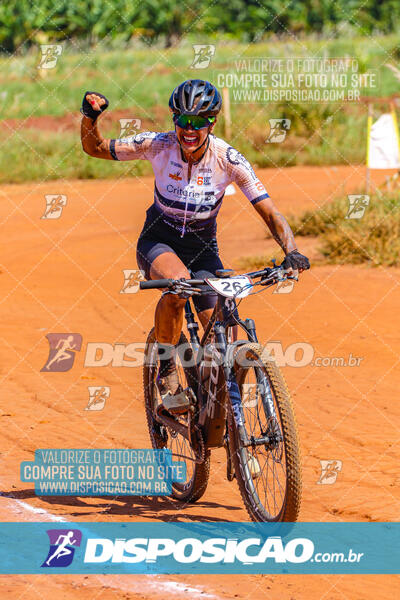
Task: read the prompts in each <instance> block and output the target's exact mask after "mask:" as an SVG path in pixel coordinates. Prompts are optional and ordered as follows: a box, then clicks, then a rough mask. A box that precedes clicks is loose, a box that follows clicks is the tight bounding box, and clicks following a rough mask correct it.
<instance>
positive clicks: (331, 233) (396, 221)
mask: <svg viewBox="0 0 400 600" xmlns="http://www.w3.org/2000/svg"><path fill="white" fill-rule="evenodd" d="M348 207H349V202H348V199H347V197H346V198H339V199H337V200H335V201H333V202H331V203H329V204H328V205H327V206H325V207H323V209H320V210H318V211H316V212H312V211H307V212H305V213H303V214H302V215H301V216H300V217H292V218H289V219H288V221H289V224H290V226H291V227H292V229H293V231H294V233H295V235H296V236H311V237H315V236H318V238H319V243H320V245H319V251H320V253H321V256H322V258H323V259H324V262H327V263H331V264H362V263H365V264H368V265H369V266H379V265H385V266H389V267H390V266H400V205H399V201H398V197H397V196H386V195H383V196H382V195H377V194H375V195H373V196H372V197H371V198H370V204H369V206H368V207H367V208H366V210H365V213H364V216H363V217H362V218H361V219H346V215H347V212H348Z"/></svg>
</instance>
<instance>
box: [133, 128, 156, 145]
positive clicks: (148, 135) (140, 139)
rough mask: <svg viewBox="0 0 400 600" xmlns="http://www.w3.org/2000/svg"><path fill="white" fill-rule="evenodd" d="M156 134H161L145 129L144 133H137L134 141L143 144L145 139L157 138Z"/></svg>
mask: <svg viewBox="0 0 400 600" xmlns="http://www.w3.org/2000/svg"><path fill="white" fill-rule="evenodd" d="M156 135H159V134H157V133H156V132H155V131H143V132H142V133H138V134H137V135H135V137H134V138H133V141H134V142H135V144H143V142H144V141H145V140H148V139H151V138H155V137H156Z"/></svg>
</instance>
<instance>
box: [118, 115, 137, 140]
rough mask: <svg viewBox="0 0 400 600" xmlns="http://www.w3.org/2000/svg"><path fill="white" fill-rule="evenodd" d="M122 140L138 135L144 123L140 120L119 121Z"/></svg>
mask: <svg viewBox="0 0 400 600" xmlns="http://www.w3.org/2000/svg"><path fill="white" fill-rule="evenodd" d="M119 126H120V132H119V136H118V137H120V138H125V137H129V136H131V135H136V134H137V133H138V131H139V129H140V128H141V127H142V121H141V120H140V119H119Z"/></svg>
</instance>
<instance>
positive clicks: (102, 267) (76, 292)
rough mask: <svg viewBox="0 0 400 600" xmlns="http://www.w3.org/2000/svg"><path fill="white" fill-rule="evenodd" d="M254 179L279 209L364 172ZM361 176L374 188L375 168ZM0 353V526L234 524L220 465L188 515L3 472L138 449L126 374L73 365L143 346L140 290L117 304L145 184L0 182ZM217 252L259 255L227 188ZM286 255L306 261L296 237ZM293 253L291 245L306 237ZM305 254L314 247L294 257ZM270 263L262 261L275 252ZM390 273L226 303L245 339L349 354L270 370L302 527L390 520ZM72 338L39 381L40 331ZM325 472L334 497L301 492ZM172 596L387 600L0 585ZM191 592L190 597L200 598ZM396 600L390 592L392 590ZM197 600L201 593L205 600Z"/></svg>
mask: <svg viewBox="0 0 400 600" xmlns="http://www.w3.org/2000/svg"><path fill="white" fill-rule="evenodd" d="M259 174H260V178H261V179H262V180H263V181H264V182H265V183H266V185H267V189H268V190H269V191H270V193H271V195H272V197H273V198H274V199H275V201H276V203H277V205H278V206H279V208H280V210H281V211H282V212H283V214H289V213H297V212H299V211H301V210H304V209H305V208H312V207H315V206H320V205H322V204H324V203H325V202H328V201H329V200H330V199H333V197H335V196H337V195H338V194H341V193H343V192H346V193H350V192H353V193H354V192H357V191H359V190H360V189H361V186H362V183H363V179H364V170H363V169H362V168H361V167H360V168H359V169H357V168H353V167H326V168H316V167H304V168H303V167H301V168H300V167H295V168H291V169H285V170H275V169H271V170H264V171H261V172H260V173H259ZM376 177H377V178H378V179H379V180H380V181H382V180H383V177H384V173H379V174H377V175H376ZM0 193H1V195H2V201H1V203H0V222H1V228H2V236H1V242H0V243H1V256H2V259H1V263H2V266H1V267H0V269H1V274H0V286H1V288H0V289H1V304H2V313H3V326H2V332H1V345H0V358H1V361H0V365H1V367H0V369H1V371H0V377H1V391H2V399H1V412H0V417H1V421H0V425H1V427H0V451H1V467H2V468H1V476H0V481H1V488H0V489H1V492H2V496H1V497H0V519H1V520H2V521H20V520H26V521H35V520H43V521H49V520H54V519H64V520H67V521H68V520H72V521H92V520H93V521H98V520H100V521H135V520H137V521H148V520H154V521H158V520H162V521H169V520H181V521H191V520H194V521H197V520H199V521H200V520H201V521H218V520H224V521H225V520H227V521H241V520H243V521H247V520H248V517H247V514H246V512H245V510H244V509H243V506H242V502H241V499H240V496H239V493H238V490H237V486H236V483H235V482H232V483H229V482H227V480H226V478H225V454H224V451H223V450H220V451H216V452H214V453H213V456H212V476H211V481H210V485H209V488H208V489H207V492H206V494H205V495H204V496H203V498H202V499H201V500H200V501H199V502H198V503H196V504H193V505H189V506H182V505H179V504H177V503H176V502H174V501H172V500H170V499H165V498H159V499H158V498H154V499H151V498H150V499H149V498H140V497H138V498H131V499H127V500H118V501H116V500H113V499H112V498H111V499H108V500H106V499H104V498H98V499H96V498H70V499H65V498H62V499H60V498H56V497H54V498H37V497H36V496H35V494H34V491H33V489H32V486H31V485H30V484H25V483H22V482H21V481H20V480H19V464H20V462H21V461H22V460H32V459H33V453H34V450H35V449H36V448H46V447H47V448H57V447H58V448H82V447H97V448H124V447H134V448H142V447H146V446H148V445H149V440H148V436H147V431H146V426H145V416H144V411H143V395H142V386H141V370H140V368H138V367H132V368H127V367H125V368H124V367H116V366H114V367H113V366H112V365H109V366H105V367H97V368H96V367H85V366H84V362H85V355H86V351H87V344H88V343H91V342H98V343H99V342H103V343H107V344H112V345H115V344H128V343H131V342H144V341H145V337H146V333H147V331H148V330H149V329H150V327H151V326H152V322H153V314H154V308H155V305H156V302H157V299H158V293H157V292H151V291H148V292H141V293H138V294H120V293H119V292H120V290H121V288H122V284H123V275H122V270H123V269H135V268H136V261H135V253H134V249H135V245H136V239H137V236H138V233H139V232H140V229H141V227H142V223H143V220H144V213H145V209H146V207H148V206H149V205H150V203H151V198H152V180H151V178H141V179H140V180H134V179H133V180H124V181H105V182H98V181H95V182H82V181H61V180H60V181H55V182H51V183H47V184H39V185H38V184H35V183H33V184H30V185H21V186H19V185H13V186H4V187H3V188H2V190H1V191H0ZM44 194H65V195H66V196H67V205H66V206H65V208H64V209H63V213H62V215H61V217H60V218H59V219H41V218H40V217H41V216H42V215H43V213H44V209H45V200H44ZM219 242H220V248H221V255H222V258H223V260H224V262H225V265H226V266H227V267H228V266H230V265H234V264H235V261H237V259H238V258H239V257H243V256H248V255H252V254H262V253H266V252H268V251H269V250H270V249H271V248H272V245H271V244H272V243H273V242H271V241H266V240H265V228H264V226H263V225H262V223H261V221H260V219H259V217H258V216H257V214H256V213H255V211H253V210H252V208H251V206H250V205H249V204H248V203H247V200H246V199H245V198H244V197H243V196H242V195H241V194H239V193H237V194H236V195H234V196H228V197H226V198H225V200H224V205H223V208H222V210H221V214H220V217H219ZM298 242H299V247H300V249H302V248H303V247H304V248H306V244H303V240H301V239H299V240H298ZM308 244H309V242H308ZM310 250H313V252H315V248H314V247H313V248H311V246H310ZM277 255H278V254H277ZM399 281H400V270H398V269H383V268H379V269H368V268H361V267H357V268H356V267H339V266H333V267H330V266H329V267H326V266H324V267H315V268H313V269H311V271H309V272H307V273H306V274H304V275H303V277H302V278H301V282H300V283H299V284H298V285H297V286H296V288H295V290H294V291H293V292H292V293H291V294H287V295H282V294H272V293H271V292H266V293H264V294H259V295H257V296H253V297H250V298H248V299H246V300H245V301H243V303H242V305H241V315H242V317H245V316H251V317H253V318H255V320H256V323H257V328H258V333H259V338H260V341H261V342H266V341H268V340H277V341H280V342H281V343H282V346H283V348H284V349H286V348H287V347H288V346H289V345H290V344H293V343H296V342H299V343H309V344H311V345H312V346H313V348H314V352H315V354H314V361H315V358H316V357H344V359H346V360H347V359H348V358H349V356H350V355H352V356H353V357H357V358H360V359H362V360H361V361H360V364H359V366H354V367H340V366H325V367H323V366H320V367H317V366H313V365H312V364H309V365H307V366H304V367H299V368H295V367H290V366H286V367H284V368H283V372H284V375H285V377H286V380H287V382H288V385H289V389H290V390H291V392H292V396H293V400H294V404H295V410H296V414H297V420H298V424H299V432H300V440H301V448H302V455H303V481H304V493H303V502H302V511H301V515H300V520H302V521H348V522H351V521H390V520H394V521H396V520H398V516H399V501H400V493H399V483H400V478H399V474H398V465H399V454H400V453H399V440H400V408H399V405H398V402H396V398H397V397H398V378H397V377H396V373H397V372H398V362H399V357H400V336H399V333H398V332H399V330H400V313H399V310H398V307H399V305H400V287H399ZM51 332H63V333H66V332H69V333H80V334H81V335H82V339H83V343H82V349H81V351H80V352H77V353H76V358H75V363H74V365H73V367H72V369H71V370H70V371H68V372H65V373H43V372H41V371H40V370H41V368H42V367H43V365H44V364H45V361H46V358H47V355H48V343H47V340H46V337H45V336H46V334H47V333H51ZM90 385H94V386H96V385H101V386H109V387H110V389H111V393H110V398H109V399H108V400H107V402H106V405H105V408H104V410H102V411H98V412H93V411H85V407H86V405H87V402H88V389H87V388H88V386H90ZM327 459H329V460H331V459H332V460H340V461H342V471H341V472H340V473H339V475H338V478H337V482H336V483H335V484H334V485H317V481H318V479H319V476H320V460H327ZM171 592H172V593H173V594H174V595H175V596H197V594H198V595H199V597H204V598H208V597H213V598H240V599H245V598H251V599H252V600H258V599H262V598H267V597H268V598H270V599H274V598H277V597H279V598H280V599H281V600H292V599H295V600H299V599H301V600H302V599H312V600H319V599H321V600H322V598H323V599H324V600H339V599H342V598H345V599H346V598H347V599H349V600H359V599H361V598H362V599H363V600H370V599H371V600H372V598H373V599H374V600H375V599H376V598H379V599H380V600H389V599H392V598H395V597H398V596H399V593H400V579H399V578H398V577H395V576H385V577H383V576H380V577H378V576H286V577H284V576H274V577H272V576H250V575H248V576H229V577H228V576H226V577H225V576H197V577H194V576H193V577H192V576H191V577H186V576H171V577H150V576H142V577H138V576H121V577H116V576H107V577H106V576H99V577H96V576H90V577H83V576H80V577H78V576H59V575H57V576H53V577H51V578H49V577H47V578H44V577H42V576H29V577H26V576H24V577H22V576H21V577H7V578H6V577H2V578H0V597H2V598H3V597H7V598H10V599H12V600H14V599H15V600H16V599H17V598H19V597H24V595H25V596H29V597H30V598H34V599H35V600H36V598H38V599H39V598H41V599H42V600H50V598H53V597H59V598H63V600H64V599H65V600H70V599H71V600H72V599H74V600H75V599H76V600H80V599H81V598H82V599H83V598H90V599H91V598H96V597H98V596H100V595H101V598H102V600H109V599H110V600H111V599H120V598H126V599H132V600H134V599H138V598H143V599H146V600H147V599H149V598H161V597H166V596H167V594H171ZM204 592H205V593H204ZM396 592H397V593H396ZM206 594H209V596H207V595H206Z"/></svg>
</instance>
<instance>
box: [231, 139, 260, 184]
mask: <svg viewBox="0 0 400 600" xmlns="http://www.w3.org/2000/svg"><path fill="white" fill-rule="evenodd" d="M226 158H227V159H228V161H229V162H230V163H231V165H242V166H243V167H245V169H247V171H248V172H249V173H250V175H251V176H252V178H253V179H256V174H255V173H254V171H253V167H252V166H251V164H250V163H249V161H248V160H247V158H245V157H244V156H243V154H241V153H240V152H238V151H237V150H235V148H232V146H229V148H228V149H227V151H226Z"/></svg>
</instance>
